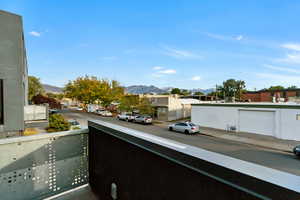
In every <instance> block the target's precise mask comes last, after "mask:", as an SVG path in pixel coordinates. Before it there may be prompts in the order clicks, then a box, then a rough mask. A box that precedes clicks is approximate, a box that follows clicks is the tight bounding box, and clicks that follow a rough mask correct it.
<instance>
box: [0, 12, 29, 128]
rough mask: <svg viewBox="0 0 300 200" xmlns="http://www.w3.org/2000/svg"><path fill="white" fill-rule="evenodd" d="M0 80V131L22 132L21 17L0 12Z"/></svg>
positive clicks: (24, 73)
mask: <svg viewBox="0 0 300 200" xmlns="http://www.w3.org/2000/svg"><path fill="white" fill-rule="evenodd" d="M0 27H1V28H0V79H3V86H4V125H1V126H0V132H20V131H22V130H24V104H25V103H26V99H27V98H25V90H26V87H27V83H26V80H27V67H26V53H25V47H24V36H23V28H22V27H23V26H22V18H21V17H20V16H18V15H15V14H11V13H7V12H4V11H0Z"/></svg>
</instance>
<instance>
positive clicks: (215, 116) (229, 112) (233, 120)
mask: <svg viewBox="0 0 300 200" xmlns="http://www.w3.org/2000/svg"><path fill="white" fill-rule="evenodd" d="M247 110H248V111H257V112H256V113H257V115H258V118H259V117H260V116H259V115H260V114H263V113H264V111H268V112H269V111H272V112H274V115H275V116H274V123H271V122H270V121H268V120H266V121H262V122H261V124H258V122H255V124H252V125H251V124H249V126H253V127H255V128H257V129H260V130H262V127H263V126H274V127H272V128H273V130H274V132H273V136H274V137H277V138H280V139H287V140H298V141H300V120H297V119H296V116H297V114H300V109H283V108H249V107H248V108H244V107H222V106H192V118H191V120H192V122H193V123H195V124H198V125H200V126H204V127H211V128H216V129H222V130H227V129H228V127H229V126H235V127H236V129H237V131H240V127H239V125H240V121H241V119H240V117H241V116H240V115H239V113H240V111H247ZM242 117H245V116H242ZM244 122H245V121H243V123H244ZM249 123H250V122H249ZM274 124H275V125H274ZM255 128H254V129H253V130H254V131H253V132H256V131H255ZM265 128H267V129H268V127H265ZM256 133H258V132H256ZM250 134H251V133H250ZM259 134H262V135H270V133H265V134H264V133H259Z"/></svg>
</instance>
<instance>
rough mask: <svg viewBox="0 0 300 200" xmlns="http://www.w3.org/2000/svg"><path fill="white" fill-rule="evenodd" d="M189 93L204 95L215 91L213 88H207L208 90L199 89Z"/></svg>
mask: <svg viewBox="0 0 300 200" xmlns="http://www.w3.org/2000/svg"><path fill="white" fill-rule="evenodd" d="M189 91H191V92H192V93H195V92H202V93H204V94H208V93H211V92H213V91H215V89H214V88H209V89H200V88H197V89H191V90H189Z"/></svg>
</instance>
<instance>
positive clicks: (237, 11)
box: [0, 0, 300, 89]
mask: <svg viewBox="0 0 300 200" xmlns="http://www.w3.org/2000/svg"><path fill="white" fill-rule="evenodd" d="M0 9H2V10H6V11H10V12H14V13H17V14H20V15H22V16H23V23H24V32H25V40H26V48H27V54H28V64H29V66H28V67H29V74H31V75H35V76H38V77H40V78H41V80H42V82H44V83H48V84H53V85H57V86H63V85H64V84H65V83H67V81H68V80H72V79H75V78H76V77H78V76H83V75H86V74H87V75H94V76H97V77H101V78H109V79H117V80H118V81H120V82H121V83H122V84H123V85H125V86H128V85H133V84H143V85H155V86H158V87H167V86H173V87H180V88H211V87H214V86H215V84H221V83H222V81H223V80H226V79H229V78H235V79H242V80H245V81H246V85H247V88H248V89H254V88H256V89H261V88H264V87H269V86H270V85H278V84H281V85H284V86H289V85H296V86H299V87H300V20H299V13H300V1H296V0H287V1H282V0H269V1H268V0H263V1H258V0H257V1H254V0H249V1H246V0H245V1H229V0H223V1H221V0H218V1H209V0H206V1H204V0H203V1H199V0H186V1H176V0H172V1H171V0H164V1H156V0H152V1H140V0H139V1H138V0H137V1H133V0H132V1H121V0H120V1H113V0H111V1H96V0H90V1H74V0H65V1H58V0H57V1H54V0H53V1H52V0H51V1H50V0H48V1H40V0H1V2H0Z"/></svg>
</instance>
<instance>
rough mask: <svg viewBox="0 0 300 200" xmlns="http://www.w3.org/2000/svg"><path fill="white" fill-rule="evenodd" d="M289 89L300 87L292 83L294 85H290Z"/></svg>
mask: <svg viewBox="0 0 300 200" xmlns="http://www.w3.org/2000/svg"><path fill="white" fill-rule="evenodd" d="M287 89H298V87H297V86H295V85H292V86H289V87H288V88H287Z"/></svg>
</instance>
